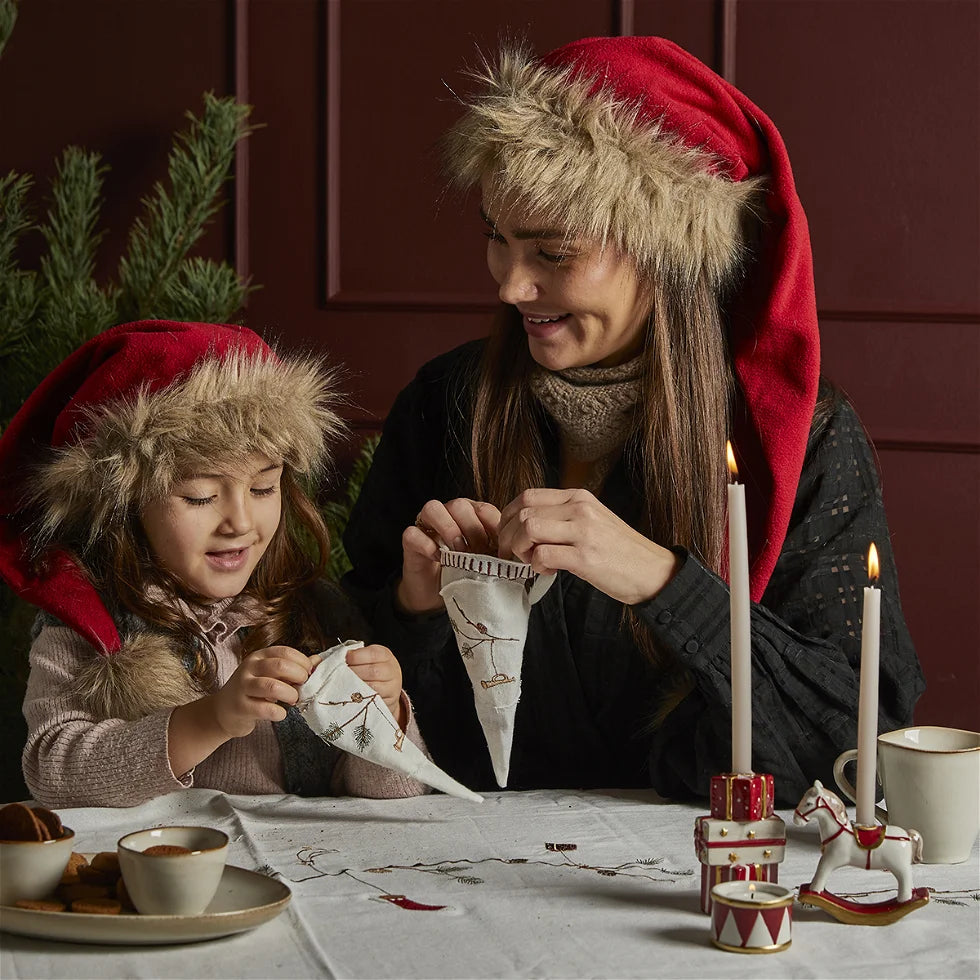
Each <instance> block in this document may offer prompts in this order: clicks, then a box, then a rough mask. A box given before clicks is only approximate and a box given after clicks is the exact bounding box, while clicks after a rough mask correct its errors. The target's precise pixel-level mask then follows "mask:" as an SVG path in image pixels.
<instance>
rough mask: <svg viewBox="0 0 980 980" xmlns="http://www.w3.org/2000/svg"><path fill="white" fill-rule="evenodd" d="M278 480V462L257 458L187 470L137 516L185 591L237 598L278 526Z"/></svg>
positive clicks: (215, 596) (153, 545) (280, 470)
mask: <svg viewBox="0 0 980 980" xmlns="http://www.w3.org/2000/svg"><path fill="white" fill-rule="evenodd" d="M281 477H282V463H280V462H277V461H273V460H271V459H268V458H266V457H264V456H258V455H252V456H249V457H248V458H247V459H245V460H244V461H243V463H242V465H241V466H236V467H233V468H231V469H227V470H225V469H221V470H218V471H217V472H209V473H195V474H189V475H188V476H186V477H185V478H184V479H183V480H181V481H180V482H179V483H177V485H176V486H175V487H174V488H173V491H172V492H171V493H170V494H169V496H166V497H162V498H160V499H158V500H154V501H152V502H151V503H149V504H148V505H147V506H146V507H144V508H143V510H142V512H141V514H140V521H141V523H142V525H143V530H144V531H145V532H146V537H147V539H148V541H149V543H150V549H151V551H152V552H153V554H154V555H155V556H156V558H157V560H158V561H159V562H160V563H161V564H162V565H163V566H164V567H165V568H166V569H167V570H168V571H169V572H170V573H171V574H172V575H174V576H176V577H177V578H178V579H179V580H180V581H181V583H183V585H184V586H185V587H186V588H187V589H188V590H189V591H191V592H194V593H197V594H198V595H202V596H205V597H207V598H208V599H225V598H228V597H230V596H236V595H238V594H239V593H240V592H241V591H242V589H244V588H245V586H246V584H247V583H248V580H249V578H250V577H251V575H252V572H254V571H255V568H256V566H257V565H258V563H259V561H260V560H261V558H262V556H263V555H264V554H265V552H266V549H267V548H268V547H269V542H270V541H271V540H272V537H273V535H274V534H275V533H276V529H277V528H278V527H279V521H280V518H281V516H282V497H281V495H280V488H279V483H280V478H281Z"/></svg>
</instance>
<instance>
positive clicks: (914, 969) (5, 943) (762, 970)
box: [0, 789, 980, 980]
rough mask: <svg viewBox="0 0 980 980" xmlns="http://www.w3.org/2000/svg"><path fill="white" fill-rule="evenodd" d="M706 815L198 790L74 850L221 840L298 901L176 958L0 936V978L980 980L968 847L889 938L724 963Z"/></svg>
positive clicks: (881, 891)
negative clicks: (201, 837) (206, 833)
mask: <svg viewBox="0 0 980 980" xmlns="http://www.w3.org/2000/svg"><path fill="white" fill-rule="evenodd" d="M706 812H707V808H706V807H702V806H695V805H679V804H672V803H666V802H664V801H662V800H660V799H659V798H658V797H657V796H656V795H655V794H653V793H652V792H644V791H625V790H610V791H600V790H597V791H589V792H581V791H560V790H559V791H534V792H524V793H516V792H507V793H499V794H490V795H488V796H487V798H486V800H485V802H484V803H482V804H475V803H468V802H465V801H461V800H456V799H452V798H450V797H447V796H442V795H438V794H434V795H430V796H424V797H416V798H413V799H407V800H362V799H350V798H343V799H301V798H299V797H293V796H263V797H249V796H227V795H225V794H223V793H218V792H214V791H211V790H196V789H192V790H186V791H183V792H179V793H174V794H171V795H169V796H166V797H163V798H161V799H158V800H154V801H152V802H150V803H146V804H144V805H142V806H138V807H132V808H128V809H94V808H92V809H88V808H86V809H81V808H79V809H74V810H61V811H59V813H60V814H61V816H62V819H63V820H64V823H65V824H66V825H67V826H69V827H72V828H73V829H74V830H75V834H76V840H77V842H78V846H77V848H76V849H77V850H81V851H86V852H88V851H101V850H114V849H115V844H116V841H117V839H118V838H119V837H120V836H122V834H124V833H127V832H129V831H132V830H137V829H140V828H143V827H151V826H156V825H160V824H164V823H184V824H187V823H191V824H206V825H209V826H213V827H219V828H221V829H222V830H224V831H225V832H227V833H228V835H229V837H230V838H231V846H230V848H229V852H228V861H229V863H230V864H233V865H236V866H238V867H243V868H248V869H252V870H259V871H262V872H264V873H266V874H269V875H272V876H275V877H277V878H279V880H281V881H283V882H285V883H286V884H287V885H288V886H289V888H290V889H291V890H292V900H291V902H290V903H289V905H288V906H287V907H286V909H285V910H284V911H283V912H282V913H281V914H280V915H279V916H278V917H277V918H275V919H273V920H272V921H269V922H266V923H264V924H262V925H260V926H258V927H257V928H255V929H253V930H251V931H248V932H244V933H241V934H238V935H235V936H229V937H224V938H220V939H212V940H208V941H206V942H203V943H192V944H186V945H171V946H137V945H132V946H109V945H83V944H80V943H62V942H54V941H48V940H40V939H34V938H27V937H23V936H19V935H14V934H11V933H7V932H3V933H0V976H3V977H4V978H14V977H18V978H22V977H66V978H67V977H71V978H86V977H100V978H111V977H195V976H198V977H201V976H207V977H698V978H705V977H726V978H729V977H732V978H734V977H753V978H763V977H790V976H791V977H821V978H827V977H882V978H889V980H897V978H901V977H930V978H933V977H950V978H953V977H955V978H960V977H964V978H976V977H978V976H980V894H978V886H980V875H978V870H980V857H978V852H977V848H976V846H975V847H974V850H973V854H972V856H971V858H970V860H969V861H967V862H966V863H964V864H959V865H918V866H916V868H915V869H914V883H915V885H916V886H918V887H921V886H927V887H929V888H930V889H932V890H933V892H932V899H931V901H930V902H929V904H928V905H926V906H925V907H923V908H920V909H917V910H916V911H914V912H912V913H911V914H909V915H908V916H906V917H905V918H904V919H902V920H900V921H899V922H896V923H893V924H892V925H890V926H881V927H872V926H848V925H843V924H841V923H838V922H836V921H835V920H833V919H831V918H830V917H829V916H828V915H827V914H826V913H824V912H822V911H820V910H819V909H814V908H803V907H801V906H800V905H798V904H797V905H796V906H795V908H794V921H793V943H792V946H791V947H790V948H789V949H786V950H784V951H782V952H779V953H774V954H771V955H756V956H747V955H742V954H737V953H728V952H724V951H722V950H719V949H717V948H716V947H715V946H714V945H713V944H712V943H711V939H710V934H709V933H710V930H709V919H708V916H706V915H704V914H702V913H701V911H700V908H699V888H700V875H701V866H700V864H699V863H698V861H697V858H696V856H695V853H694V843H693V831H694V821H695V818H696V817H697V816H699V815H701V814H704V813H706ZM778 812H779V815H780V816H782V817H783V819H784V820H786V824H787V848H786V859H785V861H784V862H783V863H782V864H781V865H780V869H779V882H780V884H782V885H784V886H786V887H787V888H792V889H797V888H798V887H799V886H800V885H801V884H804V883H806V882H808V881H809V880H810V878H811V877H812V874H813V871H814V869H815V868H816V864H817V861H818V860H819V857H820V845H819V838H818V835H817V831H816V829H815V828H812V829H811V828H801V827H796V826H794V825H793V824H792V820H791V816H792V812H791V811H778ZM559 844H560V845H574V846H573V847H568V846H566V847H563V848H558V847H557V846H556V845H559ZM549 845H550V846H549ZM828 887H829V888H830V890H831V891H833V892H835V893H837V894H841V895H848V896H851V897H855V898H857V899H858V900H864V901H877V900H881V899H883V898H886V897H888V895H890V894H893V893H894V879H893V878H892V877H891V875H889V874H887V873H884V872H876V871H871V872H866V871H860V870H857V869H843V870H840V871H838V872H835V874H834V876H833V877H832V878H831V880H830V882H829V886H828ZM382 895H403V896H405V901H403V902H402V903H401V904H395V903H392V902H391V901H390V900H385V899H382V898H381V897H380V896H382ZM415 906H423V907H422V908H417V907H415ZM424 906H437V908H424ZM2 924H3V916H2V913H0V928H2Z"/></svg>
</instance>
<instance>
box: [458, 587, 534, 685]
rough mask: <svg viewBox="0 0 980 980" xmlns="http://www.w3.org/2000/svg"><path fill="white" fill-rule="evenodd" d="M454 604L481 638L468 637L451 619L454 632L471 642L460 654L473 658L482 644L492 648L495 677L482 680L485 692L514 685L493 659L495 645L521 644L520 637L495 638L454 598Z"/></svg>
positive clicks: (461, 644) (462, 647)
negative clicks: (471, 617) (501, 685)
mask: <svg viewBox="0 0 980 980" xmlns="http://www.w3.org/2000/svg"><path fill="white" fill-rule="evenodd" d="M453 604H454V605H455V606H456V608H457V609H458V610H459V614H460V616H462V617H463V619H465V620H466V622H467V623H468V624H469V625H470V626H471V627H472V628H473V629H475V630H476V632H477V633H478V634H480V635H479V636H468V635H467V634H466V633H464V632H463V631H462V629H460V627H459V626H457V625H456V621H455V620H454V619H453V618H452V617H450V620H449V621H450V623H452V627H453V630H454V631H455V632H456V633H458V634H459V636H461V637H462V638H463V639H464V640H469V641H470V642H469V643H462V642H461V643H460V644H459V652H460V654H462V656H464V657H469V658H472V657H473V654H474V651H475V650H476V648H477V647H479V646H482V644H484V643H487V642H489V643H490V646H489V648H488V650H487V658H488V659H489V661H490V667H491V669H492V670H493V676H492V677H490V678H487V679H485V680H481V681H480V684H481V685H482V687H483V690H484V691H486V690H488V689H489V688H491V687H496V686H497V685H498V684H513V683H514V678H513V677H509V676H508V675H507V674H504V673H501V672H500V671H499V670H497V664H496V662H495V661H494V659H493V645H494V643H517V642H520V640H519V637H516V636H494V635H493V633H491V632H490V630H489V629H488V628H487V626H486V624H485V623H480V622H474V621H473V620H472V619H470V617H469V616H467V615H466V611H465V610H464V609H463V607H462V606H461V605H460V604H459V600H458V599H457V598H456V597H455V596H453Z"/></svg>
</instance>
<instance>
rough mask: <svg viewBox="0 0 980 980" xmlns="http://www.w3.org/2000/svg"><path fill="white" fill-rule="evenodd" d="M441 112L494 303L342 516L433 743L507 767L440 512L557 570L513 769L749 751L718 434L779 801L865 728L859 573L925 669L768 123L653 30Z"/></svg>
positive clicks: (362, 587) (687, 768) (420, 383)
mask: <svg viewBox="0 0 980 980" xmlns="http://www.w3.org/2000/svg"><path fill="white" fill-rule="evenodd" d="M478 81H479V86H480V87H479V91H478V92H477V94H476V95H474V96H473V97H472V98H471V99H470V101H469V102H467V103H465V105H466V109H465V112H464V115H463V117H462V119H461V120H460V121H459V122H458V123H457V124H456V126H455V127H454V128H453V130H452V131H451V132H450V134H449V136H448V140H447V149H448V159H449V163H450V168H451V171H452V173H453V175H454V177H455V179H456V180H457V181H458V182H459V183H461V184H463V185H464V186H474V185H479V186H480V187H481V189H482V219H483V221H484V222H485V224H486V228H485V231H486V233H487V235H488V238H489V244H488V246H487V261H488V265H489V268H490V272H491V273H492V275H493V276H494V278H495V279H496V281H497V283H498V284H499V294H500V299H501V301H502V303H503V304H504V310H503V313H502V314H501V316H500V317H499V319H498V322H497V323H496V325H495V327H494V331H493V333H492V335H491V337H490V338H489V340H488V341H487V342H479V343H475V344H469V345H464V346H463V347H461V348H459V349H457V350H455V351H452V352H450V353H448V354H446V355H444V356H442V357H440V358H437V359H436V360H434V361H433V362H431V363H430V364H427V365H425V366H424V367H423V368H422V369H421V371H420V372H419V374H418V376H417V377H416V379H415V381H414V382H413V383H412V384H410V385H409V386H408V388H406V389H405V391H403V392H402V393H401V395H400V396H399V398H398V400H397V401H396V403H395V405H394V407H393V409H392V411H391V414H390V416H389V418H388V420H387V422H386V424H385V429H384V434H383V438H382V441H381V444H380V445H379V447H378V450H377V454H376V457H375V460H374V465H373V467H372V470H371V473H370V475H369V477H368V479H367V481H366V483H365V486H364V488H363V491H362V494H361V497H360V500H359V502H358V506H357V508H356V509H355V511H354V514H353V515H352V518H351V522H350V525H349V528H348V532H347V535H346V538H345V543H346V546H347V550H348V553H349V555H350V556H351V559H352V561H353V564H354V570H353V572H352V573H351V574H350V576H349V577H348V580H347V585H348V587H349V588H350V589H351V590H352V591H353V592H354V593H355V594H356V595H358V596H359V598H360V599H361V601H362V604H363V606H364V608H365V609H366V610H367V612H368V614H369V616H370V617H371V618H372V620H373V622H374V624H375V626H376V627H377V630H378V634H379V641H380V642H384V643H387V644H388V645H390V646H391V647H392V648H393V649H394V650H395V651H396V653H397V655H398V657H399V659H400V661H401V664H402V669H403V674H404V683H405V688H406V690H407V691H408V692H409V693H410V694H411V696H412V699H413V703H414V705H415V708H416V711H417V713H418V718H419V723H420V726H421V727H422V730H423V733H424V735H425V737H426V741H427V743H428V745H429V747H430V749H431V751H432V753H433V757H434V759H435V760H436V761H437V762H438V763H439V765H441V766H443V767H444V768H445V769H447V770H448V771H449V772H451V773H452V774H453V775H454V776H455V777H456V778H457V779H460V780H461V781H463V782H465V783H467V784H468V785H475V786H484V787H490V786H492V785H493V784H492V781H491V779H492V777H491V774H490V766H489V760H488V755H487V751H486V748H485V746H484V745H483V741H482V736H481V732H480V728H479V725H478V723H477V720H476V715H475V711H474V708H473V703H472V695H471V693H470V691H469V687H468V681H467V678H466V674H465V671H464V668H463V665H462V664H461V663H460V657H459V654H458V652H457V648H456V644H455V642H454V638H453V635H452V632H451V629H450V625H449V623H448V620H447V617H446V615H445V613H444V610H443V609H442V608H441V607H442V603H441V600H440V597H439V594H438V586H439V566H438V563H437V555H438V543H439V542H444V543H445V544H446V545H448V546H449V547H451V548H455V549H460V548H464V549H465V550H469V551H481V550H485V551H488V552H493V553H497V554H499V555H501V556H513V557H515V558H517V559H519V560H521V561H526V562H530V563H531V564H532V565H533V566H534V568H535V569H536V570H538V571H549V570H555V571H557V572H558V573H559V575H558V583H557V585H556V586H554V587H552V588H551V590H550V591H549V592H548V593H547V594H546V595H545V597H544V599H542V600H541V602H540V603H538V604H537V605H536V606H535V607H534V609H533V610H532V613H531V621H530V624H529V632H528V639H527V644H526V647H525V653H524V667H523V677H522V699H521V702H520V704H519V706H518V711H517V719H516V726H515V735H514V745H513V750H512V754H511V764H510V781H509V786H511V787H512V788H529V787H539V786H540V787H543V786H640V785H652V786H653V787H654V788H655V789H657V790H658V791H659V792H661V793H662V794H665V795H670V796H689V795H692V794H694V795H699V796H705V795H706V794H707V792H708V786H709V781H710V778H711V776H712V775H715V774H717V773H719V772H724V771H729V770H730V768H731V765H730V759H731V756H730V749H731V727H730V726H731V685H730V672H729V665H730V649H729V648H730V644H729V613H728V604H729V595H728V588H727V585H726V579H727V554H726V544H725V539H726V534H725V530H726V521H727V516H726V483H727V481H728V479H729V474H728V469H727V467H726V454H725V443H726V441H728V440H730V441H731V442H732V444H733V446H734V451H735V455H736V457H737V460H738V468H739V479H740V481H741V482H743V483H745V484H746V491H747V498H748V520H749V527H750V539H751V540H750V562H751V593H752V599H753V606H752V653H753V711H754V714H753V722H754V724H753V739H754V743H753V758H752V761H753V768H754V769H755V770H756V771H759V772H771V773H773V775H774V776H775V785H776V793H777V797H778V798H779V799H780V800H781V801H782V802H784V803H785V802H791V801H795V800H796V799H798V798H799V795H800V793H801V792H802V791H803V790H804V789H805V787H806V786H808V785H810V784H811V783H812V781H813V779H814V778H818V777H819V778H822V779H829V778H830V774H831V770H832V763H833V760H834V758H835V757H836V756H837V754H838V753H839V752H841V751H842V750H844V749H846V748H848V747H850V746H853V745H854V744H855V740H856V717H857V703H858V673H859V658H860V635H861V621H860V606H859V601H860V597H861V588H862V587H863V586H864V585H866V584H867V582H868V577H867V568H866V562H865V556H866V554H867V552H868V547H869V544H870V543H871V542H872V541H873V542H875V544H876V545H877V548H878V550H879V552H880V555H881V560H882V571H881V580H882V581H883V582H885V583H887V588H886V589H884V590H883V597H884V600H885V604H886V608H885V609H884V610H883V613H882V622H883V624H887V625H885V626H884V631H883V635H882V648H881V681H880V694H881V698H880V718H879V723H880V725H881V726H882V727H883V730H884V729H887V728H895V727H899V726H902V725H905V724H908V723H909V722H910V721H911V718H912V709H913V706H914V704H915V701H916V699H917V698H918V696H919V695H920V694H921V692H922V690H923V686H924V685H923V680H922V675H921V671H920V668H919V665H918V662H917V659H916V655H915V651H914V649H913V647H912V643H911V640H910V638H909V636H908V632H907V630H906V627H905V623H904V620H903V617H902V613H901V607H900V603H899V598H898V588H897V580H896V575H895V568H894V562H893V558H892V552H891V548H890V544H889V537H888V529H887V524H886V521H885V515H884V510H883V506H882V499H881V491H880V487H879V483H878V479H877V474H876V470H875V463H874V458H873V455H872V451H871V448H870V447H869V445H868V441H867V439H866V437H865V435H864V432H863V430H862V428H861V425H860V423H859V421H858V419H857V418H856V416H855V414H854V412H853V410H852V409H851V407H850V406H849V405H848V404H847V403H846V401H844V400H843V398H842V397H840V396H839V395H838V394H837V393H835V392H834V391H833V390H832V389H831V388H830V387H829V386H826V385H823V384H821V381H820V377H819V342H818V330H817V317H816V302H815V297H814V286H813V277H812V261H811V255H810V245H809V236H808V231H807V225H806V218H805V216H804V213H803V210H802V207H801V205H800V202H799V200H798V198H797V195H796V191H795V187H794V184H793V177H792V171H791V169H790V165H789V160H788V158H787V155H786V150H785V147H784V146H783V143H782V140H781V138H780V136H779V133H778V132H777V130H776V128H775V126H774V125H773V124H772V122H771V121H770V120H769V119H768V118H767V117H766V116H765V114H764V113H762V112H761V111H760V110H759V109H758V108H757V107H756V106H754V105H753V104H752V103H751V102H750V101H749V100H748V99H747V98H746V97H745V96H744V95H743V94H742V93H740V92H739V91H737V90H736V89H734V88H733V87H732V86H730V85H729V84H728V83H727V82H725V81H724V80H722V79H721V78H719V77H718V76H717V75H715V74H714V73H713V72H711V71H710V70H709V69H708V68H707V67H706V66H704V65H703V64H702V63H701V62H699V61H698V60H697V59H695V58H693V57H692V56H691V55H689V54H687V53H686V52H684V51H683V50H681V49H680V48H678V47H677V46H676V45H674V44H672V43H671V42H669V41H665V40H663V39H660V38H590V39H586V40H582V41H578V42H575V43H572V44H569V45H566V46H564V47H562V48H559V49H558V50H556V51H554V52H552V53H551V54H549V55H547V56H546V57H544V58H542V59H536V58H534V57H533V56H531V55H530V54H529V53H527V52H525V51H505V52H504V53H503V54H502V55H501V57H500V60H499V63H498V64H497V65H495V66H491V65H487V66H486V67H485V69H484V71H483V72H482V74H481V75H480V76H479V78H478Z"/></svg>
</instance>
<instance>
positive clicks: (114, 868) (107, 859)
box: [91, 851, 121, 878]
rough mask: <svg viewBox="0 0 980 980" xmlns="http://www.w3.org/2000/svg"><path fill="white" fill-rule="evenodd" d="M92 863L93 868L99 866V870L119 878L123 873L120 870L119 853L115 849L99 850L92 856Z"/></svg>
mask: <svg viewBox="0 0 980 980" xmlns="http://www.w3.org/2000/svg"><path fill="white" fill-rule="evenodd" d="M91 865H92V867H93V868H98V870H99V871H104V872H105V873H106V874H111V875H114V876H115V877H117V878H118V877H119V875H120V874H121V872H120V870H119V855H118V854H117V853H116V852H115V851H99V853H98V854H96V855H95V857H94V858H92V861H91Z"/></svg>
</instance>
